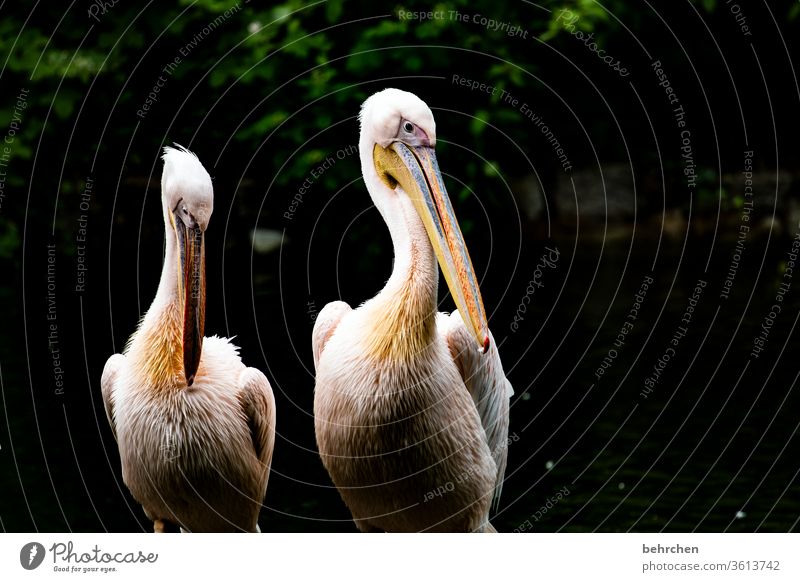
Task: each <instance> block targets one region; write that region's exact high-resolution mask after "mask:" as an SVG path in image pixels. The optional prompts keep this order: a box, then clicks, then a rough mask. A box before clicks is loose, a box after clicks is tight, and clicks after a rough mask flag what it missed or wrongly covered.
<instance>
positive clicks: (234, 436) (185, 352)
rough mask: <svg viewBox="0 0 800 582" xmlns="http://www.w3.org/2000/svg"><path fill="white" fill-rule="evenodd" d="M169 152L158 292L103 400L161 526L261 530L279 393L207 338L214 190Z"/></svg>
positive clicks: (113, 369)
mask: <svg viewBox="0 0 800 582" xmlns="http://www.w3.org/2000/svg"><path fill="white" fill-rule="evenodd" d="M175 145H176V147H174V148H173V147H166V148H164V153H163V161H164V168H163V173H162V178H161V206H162V209H163V218H164V229H165V236H166V252H165V255H164V263H163V268H162V272H161V281H160V283H159V285H158V291H157V292H156V296H155V299H154V300H153V303H152V305H151V306H150V308H149V309H148V310H147V313H146V314H145V315H144V317H143V318H142V320H141V321H140V323H139V326H138V328H137V329H136V331H135V332H134V333H133V335H131V336H130V339H129V340H128V342H127V344H126V346H125V349H124V352H123V353H122V354H114V355H113V356H111V357H110V358H109V359H108V361H107V362H106V365H105V368H104V369H103V375H102V379H101V386H102V395H103V404H104V406H105V411H106V414H107V416H108V422H109V424H110V425H111V430H112V432H113V434H114V437H115V439H116V441H117V444H118V447H119V455H120V460H121V463H122V477H123V481H124V482H125V484H126V485H127V487H128V489H129V490H130V492H131V494H132V495H133V497H134V498H135V499H136V500H137V501H138V502H139V503H140V504H141V505H142V507H143V509H144V512H145V515H146V516H147V518H148V519H150V520H152V521H153V530H154V532H156V533H162V532H165V531H173V530H174V528H180V530H181V531H184V532H229V531H240V532H258V531H260V528H259V526H258V515H259V511H260V509H261V507H262V503H263V500H264V496H265V494H266V489H267V481H268V478H269V473H270V465H271V462H272V452H273V448H274V444H275V398H274V395H273V393H272V387H271V386H270V384H269V382H268V381H267V378H266V377H265V376H264V374H263V373H262V372H260V371H259V370H257V369H255V368H249V367H246V366H245V365H244V364H243V363H242V361H241V358H240V356H239V348H238V347H237V346H235V345H234V344H233V343H231V341H230V340H229V339H227V338H221V337H217V336H211V337H206V338H204V337H203V334H204V328H205V303H206V285H205V231H206V229H207V227H208V223H209V220H210V218H211V214H212V211H213V205H214V190H213V185H212V182H211V177H210V176H209V174H208V172H207V171H206V169H205V168H204V167H203V165H202V163H201V162H200V160H199V159H198V158H197V156H196V155H195V154H194V153H192V152H190V151H189V150H188V149H186V148H183V147H182V146H178V145H177V144H175Z"/></svg>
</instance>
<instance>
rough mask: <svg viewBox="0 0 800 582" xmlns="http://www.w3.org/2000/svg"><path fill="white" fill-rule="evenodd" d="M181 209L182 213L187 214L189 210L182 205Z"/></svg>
mask: <svg viewBox="0 0 800 582" xmlns="http://www.w3.org/2000/svg"><path fill="white" fill-rule="evenodd" d="M181 210H183V213H184V214H189V211H188V210H186V207H185V206H184V207H183V208H182V209H181Z"/></svg>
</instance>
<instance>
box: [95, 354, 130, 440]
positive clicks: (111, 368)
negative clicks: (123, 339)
mask: <svg viewBox="0 0 800 582" xmlns="http://www.w3.org/2000/svg"><path fill="white" fill-rule="evenodd" d="M125 361H126V360H125V356H124V355H122V354H114V355H113V356H111V357H110V358H108V360H107V361H106V365H105V367H104V368H103V375H102V377H101V378H100V389H101V391H102V393H103V406H104V407H105V409H106V417H107V418H108V424H109V426H111V432H112V433H113V434H114V440H117V426H116V423H115V422H114V385H115V384H116V382H117V379H118V377H119V372H120V370H122V368H123V367H124V366H125Z"/></svg>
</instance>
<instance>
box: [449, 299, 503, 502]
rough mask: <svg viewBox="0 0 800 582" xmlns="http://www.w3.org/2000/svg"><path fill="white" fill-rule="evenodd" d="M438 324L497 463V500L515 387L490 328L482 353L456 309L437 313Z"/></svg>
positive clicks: (495, 499) (500, 487) (500, 485)
mask: <svg viewBox="0 0 800 582" xmlns="http://www.w3.org/2000/svg"><path fill="white" fill-rule="evenodd" d="M437 324H438V325H437V327H438V328H439V330H440V332H439V333H441V334H442V336H443V337H444V339H445V341H446V343H447V346H448V348H449V349H450V355H451V356H452V358H453V361H454V362H455V364H456V366H457V367H458V369H459V371H460V372H461V378H462V379H463V380H464V385H465V386H466V388H467V390H468V391H469V393H470V395H471V396H472V400H473V401H474V402H475V408H476V409H477V411H478V415H479V416H480V418H481V423H482V425H483V430H484V433H485V434H486V442H487V444H488V445H489V450H490V451H491V453H492V458H493V459H494V461H495V465H496V466H497V481H496V482H495V492H494V502H495V503H497V501H498V500H499V499H500V493H501V491H502V488H503V477H504V475H505V472H506V461H507V458H508V423H509V420H508V409H509V400H510V398H511V396H512V395H513V394H514V390H513V388H512V387H511V383H510V382H509V381H508V379H507V378H506V375H505V372H504V371H503V364H502V362H501V361H500V353H499V352H498V351H497V346H496V345H495V342H494V337H492V334H491V332H489V337H490V341H491V347H490V348H489V352H488V353H486V354H481V353H480V351H479V350H478V347H477V346H476V345H475V340H474V339H473V338H472V336H471V335H470V333H469V331H468V330H467V328H466V326H465V325H464V321H463V320H462V319H461V315H460V314H459V313H458V311H454V312H453V313H452V314H451V315H450V316H447V315H446V314H444V313H440V314H439V315H438V320H437Z"/></svg>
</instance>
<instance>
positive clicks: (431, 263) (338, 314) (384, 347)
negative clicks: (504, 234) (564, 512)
mask: <svg viewBox="0 0 800 582" xmlns="http://www.w3.org/2000/svg"><path fill="white" fill-rule="evenodd" d="M435 145H436V125H435V123H434V121H433V114H432V113H431V110H430V109H429V108H428V106H427V105H425V103H424V102H422V101H421V100H420V99H419V98H418V97H416V96H415V95H412V94H411V93H407V92H405V91H399V90H397V89H386V90H385V91H381V92H380V93H377V94H375V95H373V96H372V97H370V98H369V99H367V100H366V101H365V102H364V105H363V106H362V109H361V138H360V141H359V151H360V156H361V170H362V172H363V174H364V181H365V183H366V185H367V189H368V190H369V193H370V196H372V200H373V202H374V203H375V206H376V207H377V208H378V210H379V211H380V213H381V215H382V216H383V219H384V220H385V221H386V224H387V226H388V227H389V232H390V233H391V237H392V243H393V245H394V257H395V258H394V269H393V271H392V275H391V277H390V278H389V280H388V282H387V283H386V286H385V287H384V288H383V290H382V291H381V292H380V293H378V295H376V296H375V297H373V298H372V299H370V300H369V301H367V302H366V303H364V304H363V305H361V307H359V308H358V309H355V310H351V309H350V307H349V306H348V305H347V304H346V303H344V302H341V301H336V302H334V303H329V304H328V305H326V306H325V308H324V309H323V310H322V312H320V314H319V317H318V318H317V321H316V324H315V326H314V337H313V348H314V363H315V366H316V373H317V378H316V389H315V394H314V416H315V427H316V436H317V445H318V447H319V451H320V456H321V457H322V462H323V464H324V465H325V467H326V469H327V470H328V473H330V476H331V478H332V480H333V482H334V484H335V485H336V487H337V488H338V490H339V493H340V494H341V496H342V499H343V500H344V502H345V503H346V504H347V506H348V507H349V509H350V512H351V513H352V514H353V519H354V520H355V523H356V526H357V527H358V528H359V529H360V530H361V531H467V532H476V531H477V532H480V531H494V528H493V527H492V525H491V524H490V523H489V510H490V506H491V502H492V499H493V497H494V498H497V496H499V494H500V489H501V486H502V483H503V473H504V472H505V466H506V455H507V437H508V405H509V397H510V396H511V394H512V393H513V390H512V389H511V384H510V383H509V382H508V380H507V379H506V377H505V374H504V372H503V367H502V364H501V362H500V356H499V354H498V352H497V348H496V347H495V346H494V340H493V339H491V334H490V333H489V328H488V323H487V321H486V314H485V312H484V308H483V300H482V298H481V295H480V291H479V290H478V283H477V280H476V278H475V273H474V271H473V268H472V262H471V260H470V258H469V254H468V253H467V248H466V245H465V244H464V239H463V237H462V235H461V230H460V229H459V227H458V223H457V222H456V219H455V215H454V213H453V208H452V206H451V204H450V200H449V198H448V196H447V192H446V190H445V188H444V184H443V181H442V176H441V174H440V172H439V167H438V164H437V162H436V155H435V153H434V146H435ZM437 257H438V262H439V265H440V266H441V268H442V271H443V272H444V275H445V279H446V280H447V284H448V287H449V288H450V291H451V293H452V295H453V298H454V299H455V302H456V305H457V307H458V308H459V311H456V312H454V313H453V314H452V315H450V316H447V315H445V314H443V313H438V314H437V312H436V305H437V287H438V280H439V272H438V268H437V265H436V262H437ZM461 314H466V317H464V318H462V315H461Z"/></svg>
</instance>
